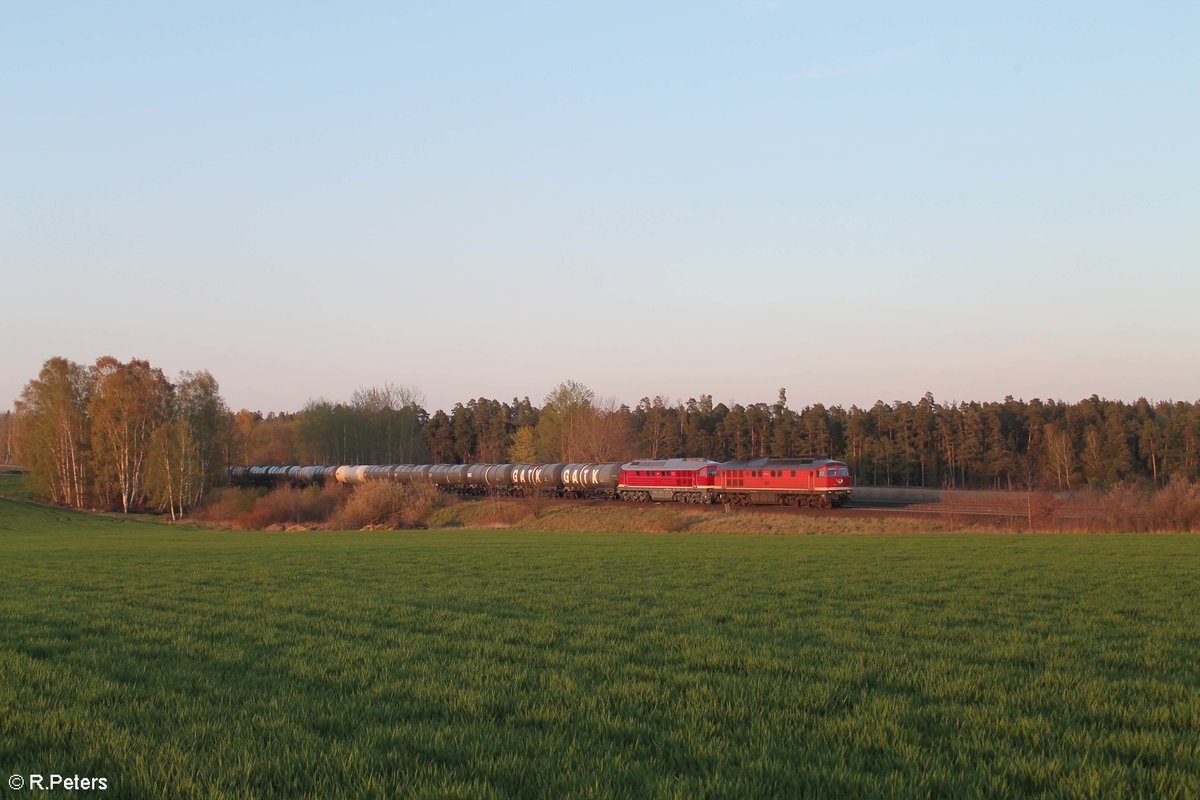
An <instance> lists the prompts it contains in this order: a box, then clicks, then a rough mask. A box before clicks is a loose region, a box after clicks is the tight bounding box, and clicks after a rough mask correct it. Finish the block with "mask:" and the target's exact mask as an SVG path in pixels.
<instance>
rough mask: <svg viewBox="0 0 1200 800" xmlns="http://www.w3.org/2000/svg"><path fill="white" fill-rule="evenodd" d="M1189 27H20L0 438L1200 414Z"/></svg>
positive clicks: (1127, 17)
mask: <svg viewBox="0 0 1200 800" xmlns="http://www.w3.org/2000/svg"><path fill="white" fill-rule="evenodd" d="M1198 41H1200V5H1197V4H1194V3H1180V2H1175V3H1139V4H1121V3H1056V4H1043V3H1032V2H1015V3H1005V4H986V5H985V4H974V3H968V4H962V3H944V4H919V5H916V4H892V3H870V4H860V5H854V6H851V5H849V4H829V3H822V4H810V3H794V2H786V1H783V2H770V1H769V0H760V1H758V2H755V1H753V0H749V1H746V2H734V1H732V0H731V1H730V2H719V3H701V4H696V3H669V4H668V3H597V4H591V5H587V6H584V5H582V4H576V3H553V4H552V3H513V4H499V3H368V4H364V3H337V4H333V3H330V4H321V3H307V4H295V5H292V4H283V3H254V4H243V3H236V4H235V3H209V4H202V5H189V6H181V5H179V4H172V3H167V4H161V3H123V4H95V3H75V4H54V3H37V4H35V3H28V4H14V5H10V6H9V7H8V8H7V9H6V11H5V13H4V15H3V20H2V21H0V274H2V279H0V319H2V321H3V329H4V331H5V336H4V341H3V345H0V407H7V406H8V404H9V403H10V402H11V401H12V400H13V399H15V398H16V397H17V395H18V394H19V393H20V391H21V387H22V386H23V385H24V384H25V383H26V382H27V381H28V380H29V379H30V378H33V377H34V376H35V375H36V374H37V371H38V369H39V368H40V366H41V364H42V362H43V361H44V360H45V359H47V358H49V357H51V356H54V355H63V356H67V357H69V358H72V359H75V360H77V361H80V362H84V363H90V362H92V361H94V360H95V359H96V358H97V357H99V356H101V355H105V354H111V355H114V356H117V357H118V358H121V359H123V360H124V359H128V358H130V357H133V356H138V357H142V358H147V359H149V360H150V361H151V362H152V363H153V364H154V365H155V366H158V367H161V368H162V369H163V370H164V371H165V372H167V374H168V375H175V374H176V373H178V372H179V371H180V370H184V369H208V370H209V371H211V372H212V373H213V374H214V375H215V376H216V378H217V379H218V381H219V382H220V384H221V387H222V392H223V394H224V396H225V397H226V399H227V401H228V402H229V404H230V405H231V406H232V407H233V408H235V409H236V408H242V407H249V408H256V409H261V410H263V411H268V410H296V409H298V408H300V407H301V406H302V405H303V404H304V403H305V402H306V401H307V400H309V399H310V398H317V397H325V398H329V399H348V398H349V396H350V394H351V393H352V392H353V391H354V389H355V388H357V387H360V386H365V385H371V384H378V383H382V382H385V381H391V382H394V383H398V384H404V385H409V386H415V387H418V388H419V389H420V390H421V391H422V392H423V394H424V396H425V398H426V406H427V408H429V409H430V411H432V410H434V409H436V408H449V407H450V406H451V405H453V403H455V402H457V401H463V402H465V401H466V400H468V399H470V398H472V397H479V396H485V397H494V398H498V399H501V400H509V399H511V398H513V397H523V396H529V397H530V398H531V399H532V400H533V401H534V402H535V403H540V401H541V399H542V398H543V397H544V396H545V395H546V393H547V392H548V391H550V390H551V389H552V388H553V387H554V386H555V385H557V384H558V383H560V382H561V381H563V380H565V379H574V380H578V381H581V382H583V383H585V384H587V385H588V386H590V387H591V388H592V389H593V390H594V391H595V392H596V393H597V394H598V395H600V396H603V397H612V398H615V399H616V400H617V401H618V402H625V403H630V404H634V403H636V402H637V401H638V399H639V398H641V397H642V396H654V395H656V394H657V395H665V396H667V397H669V398H671V399H673V400H686V399H687V398H688V397H698V396H699V395H700V394H701V393H702V392H706V393H711V394H713V395H714V397H715V399H716V400H717V401H723V402H727V403H732V402H735V401H736V402H742V403H749V402H756V401H764V402H772V401H774V399H775V396H776V393H777V391H778V389H779V387H781V386H782V387H787V390H788V398H789V401H790V402H789V404H790V405H791V406H792V407H794V408H799V407H802V406H804V405H808V404H811V403H815V402H823V403H826V404H841V405H845V406H849V405H850V404H858V405H870V404H872V403H873V402H874V401H875V400H877V399H882V400H885V401H892V400H897V399H901V400H916V399H918V398H919V397H920V396H921V395H923V394H924V393H925V392H926V391H932V392H933V393H934V395H935V396H936V397H937V398H938V399H939V400H944V401H949V400H983V401H986V400H999V399H1002V398H1003V397H1004V396H1005V395H1008V394H1011V395H1013V396H1016V397H1022V398H1025V399H1030V398H1033V397H1041V398H1051V397H1053V398H1061V399H1065V400H1071V401H1074V400H1079V399H1081V398H1084V397H1087V396H1089V395H1091V394H1093V393H1096V394H1099V395H1101V396H1104V397H1110V398H1116V399H1125V400H1133V399H1136V398H1137V397H1139V396H1145V397H1149V398H1151V399H1155V400H1167V399H1174V400H1196V399H1200V313H1197V306H1198V303H1200V48H1198V47H1197V42H1198Z"/></svg>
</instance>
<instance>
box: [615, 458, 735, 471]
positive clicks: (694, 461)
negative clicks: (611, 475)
mask: <svg viewBox="0 0 1200 800" xmlns="http://www.w3.org/2000/svg"><path fill="white" fill-rule="evenodd" d="M716 465H717V462H715V461H709V460H708V459H706V458H666V459H659V460H650V459H642V460H640V461H630V462H629V463H628V464H624V465H622V467H621V469H671V470H685V469H690V470H697V469H703V468H704V467H712V466H716Z"/></svg>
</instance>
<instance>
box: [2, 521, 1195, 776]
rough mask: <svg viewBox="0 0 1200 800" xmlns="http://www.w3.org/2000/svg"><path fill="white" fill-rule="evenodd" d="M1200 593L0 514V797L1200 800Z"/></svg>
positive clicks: (1144, 558) (769, 546) (855, 549)
mask: <svg viewBox="0 0 1200 800" xmlns="http://www.w3.org/2000/svg"><path fill="white" fill-rule="evenodd" d="M1198 597H1200V538H1197V537H1195V536H1119V535H1117V536H1030V537H1023V536H1007V535H1005V536H1001V535H975V536H957V535H939V536H716V535H704V536H696V535H681V534H673V535H648V534H565V533H528V532H524V533H517V532H511V531H493V532H480V531H454V532H444V531H442V532H417V533H335V534H331V533H287V534H264V533H234V532H212V531H204V530H192V529H187V528H168V527H165V526H161V525H156V524H150V523H143V522H125V521H121V520H115V519H109V518H100V517H88V516H81V515H76V514H71V513H68V512H63V511H57V510H49V509H44V508H41V507H36V506H31V505H26V504H16V503H11V502H6V501H0V780H2V779H3V778H5V776H7V775H9V774H11V773H46V774H48V773H51V772H58V773H65V774H71V775H73V774H78V775H80V776H89V775H90V776H106V777H107V778H108V780H109V786H110V789H109V791H108V792H107V793H105V794H103V795H94V796H107V797H125V796H129V797H197V798H201V797H203V798H213V797H285V796H286V797H300V796H303V797H313V798H329V797H341V796H375V797H399V796H404V797H408V796H428V797H447V796H462V797H525V796H535V797H554V798H557V797H631V798H632V797H688V798H691V797H733V796H740V797H801V796H824V797H851V796H939V797H968V796H993V797H995V796H1054V797H1101V796H1103V797H1122V796H1125V797H1134V796H1142V797H1196V796H1198V795H1200V601H1198V600H1197V598H1198ZM6 791H7V790H6ZM33 794H34V795H36V794H37V793H33ZM58 794H63V793H61V792H60V793H58ZM86 795H87V793H79V795H76V796H86ZM14 796H22V797H28V796H31V793H30V792H22V793H20V794H16V795H14Z"/></svg>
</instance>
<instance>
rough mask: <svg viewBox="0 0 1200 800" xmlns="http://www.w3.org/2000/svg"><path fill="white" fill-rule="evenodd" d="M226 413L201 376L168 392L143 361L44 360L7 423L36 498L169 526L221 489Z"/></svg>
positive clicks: (187, 376) (211, 383) (190, 375)
mask: <svg viewBox="0 0 1200 800" xmlns="http://www.w3.org/2000/svg"><path fill="white" fill-rule="evenodd" d="M229 421H230V415H229V410H228V408H226V406H225V403H224V401H223V400H222V399H221V396H220V392H219V387H218V386H217V382H216V380H214V379H213V377H212V375H210V374H209V373H207V372H203V371H201V372H184V373H182V374H180V376H179V377H178V379H177V380H176V381H175V382H174V383H172V382H171V381H169V380H167V378H166V377H165V376H164V375H163V373H162V371H161V370H158V369H155V368H153V367H151V366H150V363H149V362H147V361H141V360H138V359H133V360H131V361H129V362H128V363H122V362H120V361H118V360H117V359H115V358H112V357H111V356H105V357H103V358H100V359H98V360H97V361H96V363H95V364H93V365H91V366H90V367H84V366H81V365H80V364H77V363H75V362H73V361H69V360H67V359H65V358H52V359H50V360H49V361H47V362H46V363H45V365H44V366H43V367H42V371H41V372H40V373H39V374H38V377H37V378H35V379H34V380H31V381H30V382H29V383H28V384H27V385H26V386H25V389H24V391H23V392H22V393H21V398H20V399H19V400H18V401H17V403H16V411H15V415H10V416H8V417H7V418H6V420H5V426H6V434H7V436H8V437H9V438H10V440H11V442H12V445H13V453H12V456H13V458H14V459H15V460H16V461H17V462H18V463H20V464H21V465H23V466H25V467H26V468H27V469H28V470H29V475H30V480H31V481H32V484H33V487H34V489H35V490H36V491H38V492H39V493H40V494H41V495H42V496H43V497H46V498H47V499H49V500H51V501H53V502H57V503H62V504H64V505H69V506H74V507H76V508H119V509H121V510H122V511H125V512H129V511H135V510H140V509H143V508H146V507H152V508H157V509H161V510H163V511H166V512H168V513H170V514H171V517H172V519H174V518H176V517H177V516H179V515H180V514H182V513H183V512H184V511H185V510H186V509H188V508H191V507H193V506H195V505H197V504H199V503H200V502H202V501H203V499H204V495H205V493H206V492H207V490H208V489H209V488H210V487H212V486H214V485H216V484H218V483H222V482H224V473H225V467H226V465H227V462H228V459H227V447H226V442H227V441H228V439H229Z"/></svg>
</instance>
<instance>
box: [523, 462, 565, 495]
mask: <svg viewBox="0 0 1200 800" xmlns="http://www.w3.org/2000/svg"><path fill="white" fill-rule="evenodd" d="M565 466H566V465H565V464H517V465H515V466H514V467H513V486H515V487H517V488H519V489H523V490H528V489H537V490H540V491H543V492H554V491H560V490H561V489H562V473H563V467H565Z"/></svg>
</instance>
